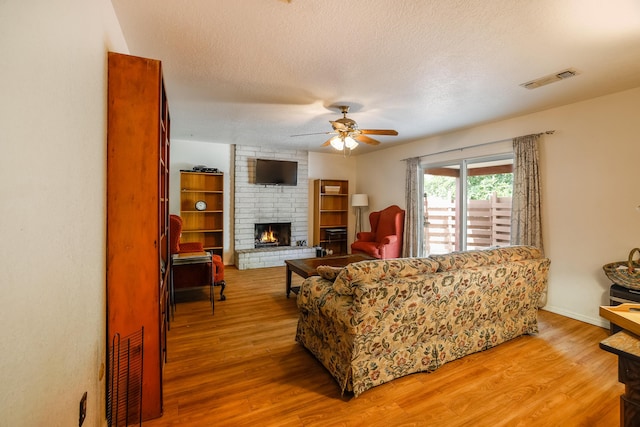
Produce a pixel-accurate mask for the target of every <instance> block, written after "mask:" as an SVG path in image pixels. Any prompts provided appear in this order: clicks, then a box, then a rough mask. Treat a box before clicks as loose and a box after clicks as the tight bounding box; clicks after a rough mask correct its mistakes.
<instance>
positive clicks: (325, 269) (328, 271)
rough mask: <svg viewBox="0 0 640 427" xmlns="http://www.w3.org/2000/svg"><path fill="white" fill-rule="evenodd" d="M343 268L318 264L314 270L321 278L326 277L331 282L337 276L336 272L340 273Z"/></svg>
mask: <svg viewBox="0 0 640 427" xmlns="http://www.w3.org/2000/svg"><path fill="white" fill-rule="evenodd" d="M343 269H344V267H332V266H330V265H319V266H318V268H316V271H317V272H318V274H319V275H320V277H322V278H323V279H327V280H330V281H332V282H333V281H334V280H336V277H338V274H340V272H341V271H342V270H343Z"/></svg>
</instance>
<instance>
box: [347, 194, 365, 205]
mask: <svg viewBox="0 0 640 427" xmlns="http://www.w3.org/2000/svg"><path fill="white" fill-rule="evenodd" d="M351 206H369V196H367V195H366V194H354V195H353V196H351Z"/></svg>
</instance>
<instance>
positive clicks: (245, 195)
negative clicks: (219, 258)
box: [234, 145, 315, 270]
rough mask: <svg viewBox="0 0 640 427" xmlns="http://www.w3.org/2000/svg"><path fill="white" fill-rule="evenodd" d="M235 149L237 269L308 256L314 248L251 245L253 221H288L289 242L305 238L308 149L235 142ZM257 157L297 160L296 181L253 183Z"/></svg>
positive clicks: (279, 262)
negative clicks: (292, 182) (288, 182)
mask: <svg viewBox="0 0 640 427" xmlns="http://www.w3.org/2000/svg"><path fill="white" fill-rule="evenodd" d="M235 147H236V151H235V191H234V194H235V200H234V206H235V215H234V231H235V237H234V239H235V250H236V255H235V263H236V267H237V268H238V269H240V270H244V269H247V268H259V267H274V266H278V265H284V260H285V259H295V258H311V257H313V256H315V249H313V248H308V247H307V248H300V247H291V248H282V247H280V248H261V249H254V224H256V223H266V222H291V242H292V243H295V242H296V241H297V240H307V236H308V228H309V224H308V214H309V178H308V176H309V166H308V153H307V152H306V151H300V150H273V149H269V148H264V147H252V146H247V145H236V146H235ZM256 159H272V160H291V161H297V162H298V185H296V186H278V185H256V184H254V183H253V182H254V180H255V164H256Z"/></svg>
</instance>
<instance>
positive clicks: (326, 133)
mask: <svg viewBox="0 0 640 427" xmlns="http://www.w3.org/2000/svg"><path fill="white" fill-rule="evenodd" d="M330 133H333V132H314V133H300V134H297V135H289V136H291V137H294V136H309V135H329V134H330Z"/></svg>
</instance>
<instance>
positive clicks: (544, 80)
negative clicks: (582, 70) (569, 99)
mask: <svg viewBox="0 0 640 427" xmlns="http://www.w3.org/2000/svg"><path fill="white" fill-rule="evenodd" d="M577 74H578V72H577V71H576V70H574V69H573V68H568V69H566V70H563V71H560V72H557V73H555V74H549V75H548V76H544V77H540V78H539V79H535V80H531V81H528V82H526V83H522V84H521V85H520V86H522V87H523V88H525V89H536V88H539V87H540V86H545V85H548V84H549V83H554V82H559V81H560V80H564V79H568V78H570V77H573V76H575V75H577Z"/></svg>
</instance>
